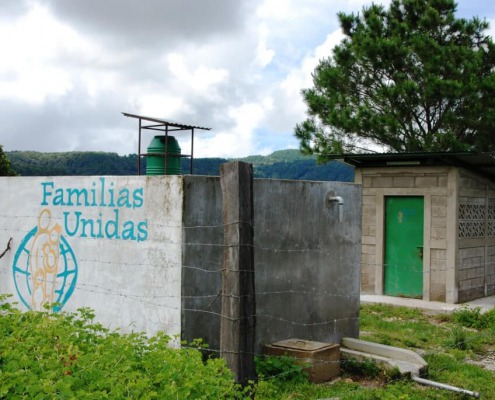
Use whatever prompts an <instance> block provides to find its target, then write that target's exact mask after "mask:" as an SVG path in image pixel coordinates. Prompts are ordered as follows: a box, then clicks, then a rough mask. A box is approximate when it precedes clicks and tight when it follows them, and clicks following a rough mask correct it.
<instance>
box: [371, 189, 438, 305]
mask: <svg viewBox="0 0 495 400" xmlns="http://www.w3.org/2000/svg"><path fill="white" fill-rule="evenodd" d="M375 195H376V222H377V224H376V233H375V238H376V246H375V249H376V254H375V260H376V266H375V267H376V269H375V293H377V294H381V295H384V287H385V268H384V264H385V197H390V196H394V197H401V196H403V197H412V196H413V197H422V198H423V204H424V208H423V212H424V214H423V297H422V300H425V301H430V237H431V234H430V232H431V230H430V229H429V227H430V226H431V194H430V193H429V192H428V191H425V190H422V189H415V188H411V189H395V190H394V189H388V188H387V189H383V190H380V193H375Z"/></svg>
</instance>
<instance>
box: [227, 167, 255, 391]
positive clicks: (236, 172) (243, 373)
mask: <svg viewBox="0 0 495 400" xmlns="http://www.w3.org/2000/svg"><path fill="white" fill-rule="evenodd" d="M220 182H221V186H222V197H223V223H224V246H225V247H224V253H223V254H224V255H223V266H222V318H221V324H220V354H221V356H222V357H223V358H224V359H225V360H226V362H227V366H228V367H229V368H230V370H231V371H232V372H233V373H234V376H235V379H236V381H237V383H240V384H242V385H246V384H247V382H248V381H249V380H256V379H257V377H256V369H255V365H254V337H255V323H256V317H255V314H256V303H255V291H254V249H253V234H254V232H253V167H252V165H251V164H247V163H243V162H230V163H226V164H223V165H222V166H221V168H220Z"/></svg>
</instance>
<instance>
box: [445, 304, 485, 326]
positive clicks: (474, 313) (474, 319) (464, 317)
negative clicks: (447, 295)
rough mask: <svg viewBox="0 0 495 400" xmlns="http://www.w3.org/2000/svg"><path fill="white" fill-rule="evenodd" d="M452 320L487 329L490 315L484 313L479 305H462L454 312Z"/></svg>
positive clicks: (460, 323) (462, 324) (464, 324)
mask: <svg viewBox="0 0 495 400" xmlns="http://www.w3.org/2000/svg"><path fill="white" fill-rule="evenodd" d="M452 320H453V321H454V322H456V323H457V324H459V325H461V326H464V327H466V328H474V329H485V328H486V327H487V326H488V322H489V317H488V316H487V315H486V314H482V313H481V308H479V307H476V308H467V307H462V308H461V309H459V310H455V311H454V312H453V313H452Z"/></svg>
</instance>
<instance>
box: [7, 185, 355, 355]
mask: <svg viewBox="0 0 495 400" xmlns="http://www.w3.org/2000/svg"><path fill="white" fill-rule="evenodd" d="M330 192H331V193H332V194H333V195H335V196H340V197H342V198H343V200H344V205H343V207H344V213H343V220H342V222H339V218H338V207H337V205H335V206H334V205H333V204H328V203H327V202H326V197H327V195H328V193H330ZM254 215H255V216H254V221H255V223H254V239H255V241H254V254H255V256H254V257H255V274H256V306H257V311H256V320H257V325H256V337H257V346H258V349H261V346H262V345H263V344H265V343H269V342H273V341H278V340H283V339H288V338H291V337H299V338H302V339H308V340H319V341H340V338H341V337H342V336H354V337H357V335H358V318H359V286H360V279H359V275H360V265H359V263H360V252H359V249H360V246H361V242H360V237H361V229H360V226H361V188H360V186H359V185H354V184H348V183H339V182H302V181H277V180H255V182H254ZM10 238H12V239H13V240H12V248H11V250H10V251H8V252H7V253H6V254H5V255H4V256H3V257H2V258H1V259H0V272H1V273H0V293H10V294H12V295H13V297H14V300H15V301H17V302H18V303H19V307H21V308H24V309H26V310H27V309H32V310H39V309H42V308H43V307H44V305H45V304H47V303H56V304H57V305H56V307H55V311H57V310H58V309H59V308H62V309H63V310H67V311H74V310H76V309H77V308H80V307H90V308H92V309H94V310H95V312H96V316H97V319H98V320H99V321H100V322H102V323H103V324H104V325H105V326H108V327H110V328H111V329H113V328H121V329H122V331H124V332H129V331H145V332H147V333H148V334H150V335H152V334H155V333H156V332H157V331H165V332H166V333H167V334H169V335H177V334H181V335H182V337H183V338H185V339H187V340H190V339H193V338H198V337H202V338H204V339H205V340H206V341H207V342H208V343H210V346H211V348H212V349H213V350H215V349H218V346H219V344H218V340H219V339H218V333H219V329H220V316H221V313H222V310H221V308H220V304H221V301H220V298H221V268H222V254H223V222H222V194H221V190H220V179H219V178H215V177H199V176H150V177H145V176H133V177H112V176H105V177H99V176H96V177H2V178H0V252H2V251H3V248H4V247H5V245H6V244H7V242H8V241H9V239H10Z"/></svg>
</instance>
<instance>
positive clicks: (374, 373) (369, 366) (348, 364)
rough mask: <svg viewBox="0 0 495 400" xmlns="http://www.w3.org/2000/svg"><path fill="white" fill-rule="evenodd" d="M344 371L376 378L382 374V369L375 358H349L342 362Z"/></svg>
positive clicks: (348, 373)
mask: <svg viewBox="0 0 495 400" xmlns="http://www.w3.org/2000/svg"><path fill="white" fill-rule="evenodd" d="M342 372H343V373H344V374H346V375H351V376H353V375H358V376H362V377H364V378H371V379H375V378H378V376H380V373H381V369H380V368H379V367H378V366H377V365H376V363H375V362H374V361H373V360H356V359H353V358H351V359H349V360H346V361H344V362H343V363H342Z"/></svg>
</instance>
